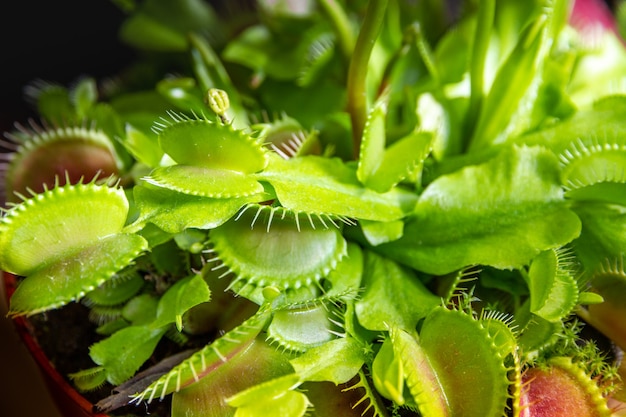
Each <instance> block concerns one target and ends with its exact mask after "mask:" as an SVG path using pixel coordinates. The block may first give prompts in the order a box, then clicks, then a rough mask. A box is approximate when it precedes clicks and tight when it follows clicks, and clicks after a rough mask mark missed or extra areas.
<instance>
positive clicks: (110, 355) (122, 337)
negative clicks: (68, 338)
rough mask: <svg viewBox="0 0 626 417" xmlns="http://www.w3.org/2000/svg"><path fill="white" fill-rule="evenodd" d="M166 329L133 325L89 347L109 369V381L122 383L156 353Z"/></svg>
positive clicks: (96, 358) (117, 383) (94, 356)
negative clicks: (155, 350)
mask: <svg viewBox="0 0 626 417" xmlns="http://www.w3.org/2000/svg"><path fill="white" fill-rule="evenodd" d="M164 333H165V329H152V328H150V327H149V326H131V327H126V328H124V329H122V330H119V331H117V332H116V333H114V334H113V335H111V336H109V337H108V338H107V339H104V340H102V341H100V342H97V343H95V344H94V345H92V346H91V348H90V349H89V356H91V359H93V361H94V362H95V363H96V364H98V365H101V366H103V367H104V368H105V370H106V373H107V380H108V381H109V382H110V383H111V384H113V385H119V384H121V383H122V382H124V381H126V380H128V379H129V378H130V377H132V376H133V375H134V374H135V372H137V370H138V369H139V368H140V367H141V365H143V363H144V362H145V361H146V360H147V359H148V358H149V357H150V356H151V355H152V352H153V351H154V349H155V347H156V345H157V343H158V342H159V340H160V339H161V337H162V336H163V334H164Z"/></svg>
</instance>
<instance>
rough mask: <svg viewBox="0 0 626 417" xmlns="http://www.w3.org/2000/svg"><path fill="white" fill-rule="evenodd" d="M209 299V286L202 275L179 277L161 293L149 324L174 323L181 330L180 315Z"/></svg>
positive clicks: (155, 326) (159, 325)
mask: <svg viewBox="0 0 626 417" xmlns="http://www.w3.org/2000/svg"><path fill="white" fill-rule="evenodd" d="M210 299H211V291H210V289H209V286H208V285H207V283H206V282H205V281H204V279H203V278H202V275H199V274H197V275H192V276H189V277H186V278H183V279H181V280H180V281H178V282H176V283H175V284H174V285H172V286H171V287H170V288H168V290H167V291H166V292H165V294H163V296H162V297H161V299H160V300H159V306H158V307H157V318H156V320H155V321H154V322H153V323H152V324H151V325H152V326H153V327H154V328H157V327H162V326H165V325H167V324H170V323H176V328H177V329H178V331H179V332H180V331H182V325H183V323H182V316H183V314H184V313H185V312H186V311H187V310H189V309H190V308H192V307H194V306H196V305H198V304H201V303H204V302H207V301H209V300H210Z"/></svg>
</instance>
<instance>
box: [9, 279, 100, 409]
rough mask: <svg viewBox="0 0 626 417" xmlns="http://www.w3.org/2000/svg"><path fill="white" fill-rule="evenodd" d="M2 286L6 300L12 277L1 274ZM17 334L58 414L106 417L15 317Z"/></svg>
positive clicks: (12, 289)
mask: <svg viewBox="0 0 626 417" xmlns="http://www.w3.org/2000/svg"><path fill="white" fill-rule="evenodd" d="M2 278H3V285H4V286H5V294H6V298H7V302H8V300H9V299H10V298H11V295H12V294H13V292H15V288H16V285H17V281H16V278H15V276H14V275H12V274H8V273H3V274H2ZM12 321H13V323H14V326H15V329H16V330H17V333H18V335H19V337H20V339H21V340H22V342H23V343H24V345H25V346H26V348H27V349H28V351H29V353H30V354H31V356H32V357H33V359H35V363H36V364H37V367H38V368H39V370H40V372H41V375H42V376H43V380H44V383H45V385H46V388H47V389H48V391H49V392H50V395H51V397H52V400H53V401H54V403H55V404H56V405H57V407H58V409H59V412H60V413H61V414H62V415H63V416H64V417H108V416H107V415H106V414H100V413H94V412H93V411H92V410H93V404H92V403H91V402H89V401H88V400H87V399H85V398H84V397H83V396H82V395H81V394H80V393H79V392H78V391H77V390H76V389H74V387H72V386H71V385H70V384H69V382H68V381H67V380H66V379H65V378H64V377H63V376H62V375H61V374H60V373H59V372H58V371H57V370H56V369H55V367H54V365H53V364H52V363H51V362H50V361H49V360H48V358H47V357H46V354H45V353H44V351H43V350H42V349H41V347H40V346H39V344H38V343H37V340H36V339H35V337H34V332H33V329H32V326H31V325H30V323H29V322H28V319H26V318H24V317H17V318H15V319H12Z"/></svg>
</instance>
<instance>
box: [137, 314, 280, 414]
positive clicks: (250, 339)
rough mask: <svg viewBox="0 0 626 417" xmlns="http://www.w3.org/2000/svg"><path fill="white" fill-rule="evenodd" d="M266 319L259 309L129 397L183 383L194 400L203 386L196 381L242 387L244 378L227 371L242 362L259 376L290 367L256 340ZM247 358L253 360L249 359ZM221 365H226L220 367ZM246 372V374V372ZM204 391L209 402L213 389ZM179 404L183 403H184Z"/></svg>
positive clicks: (166, 391)
mask: <svg viewBox="0 0 626 417" xmlns="http://www.w3.org/2000/svg"><path fill="white" fill-rule="evenodd" d="M269 319H270V314H269V312H268V310H267V309H265V310H259V311H258V312H257V313H256V314H255V315H253V316H252V317H250V318H249V319H247V320H246V321H244V322H243V323H241V324H240V325H239V326H237V327H235V328H234V329H232V330H230V331H229V332H227V333H226V334H224V335H223V336H221V337H219V338H217V339H216V340H214V341H213V342H211V343H209V344H207V345H205V346H204V347H203V348H202V349H200V350H198V351H197V352H194V353H193V354H192V355H191V356H190V357H189V358H187V359H185V360H184V361H183V362H181V363H180V364H178V365H176V366H174V367H173V368H172V369H171V370H170V371H169V372H167V373H166V374H164V375H163V376H161V377H159V379H157V380H155V381H154V382H152V384H150V385H149V386H148V387H147V388H145V389H144V390H143V391H141V392H140V393H137V394H134V395H133V401H137V402H139V401H142V400H144V399H152V398H159V397H162V396H165V395H167V394H171V393H172V392H177V391H180V390H182V389H183V388H186V387H188V389H189V390H190V392H189V395H190V396H191V398H194V395H195V398H194V401H196V400H197V394H195V393H196V390H198V389H199V390H202V389H203V388H204V387H203V386H202V385H197V383H198V381H202V382H201V384H206V385H207V386H209V387H214V388H215V387H220V386H221V382H224V383H225V382H226V381H230V383H231V384H232V385H228V386H225V387H223V388H224V389H234V390H235V391H234V392H232V394H234V393H235V392H236V390H238V389H243V387H241V385H242V384H246V383H247V381H245V379H242V378H241V377H240V376H237V377H236V378H235V380H232V378H230V376H232V375H231V374H230V372H231V371H237V369H239V372H244V371H242V368H241V367H242V366H243V367H244V368H248V369H246V370H245V371H251V372H250V373H255V374H256V375H261V376H262V375H265V374H266V373H270V374H272V375H275V372H277V371H281V372H282V371H284V370H285V368H286V367H287V368H290V367H289V365H288V363H287V364H286V366H285V363H281V359H282V358H285V357H284V356H283V355H282V354H281V353H279V352H277V351H276V350H275V349H274V348H272V347H270V346H268V345H267V344H266V343H265V342H263V341H261V340H256V337H257V336H258V334H259V333H260V332H261V330H262V329H263V328H264V327H265V326H266V325H267V324H268V322H269ZM260 350H261V351H260ZM250 358H254V359H255V360H252V361H251V359H250ZM283 362H286V360H285V361H283ZM222 365H227V366H226V367H225V368H221V366H222ZM252 365H255V366H254V367H253V366H252ZM233 368H234V369H233ZM252 368H254V369H252ZM264 368H265V369H264ZM229 369H230V371H229ZM284 373H286V372H284ZM248 375H249V376H250V374H248ZM223 378H226V379H225V380H224V379H223ZM251 379H252V378H251ZM258 382H260V381H258ZM237 386H239V388H237ZM208 392H209V393H211V395H210V397H211V398H212V401H210V402H212V403H214V402H215V401H214V400H215V395H213V394H212V393H213V392H214V391H213V390H209V391H208ZM181 394H182V392H181ZM185 395H187V393H185ZM181 406H182V407H186V405H185V404H183V405H181Z"/></svg>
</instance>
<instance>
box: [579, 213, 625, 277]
mask: <svg viewBox="0 0 626 417" xmlns="http://www.w3.org/2000/svg"><path fill="white" fill-rule="evenodd" d="M574 210H575V211H576V214H578V216H580V219H581V221H582V232H581V234H580V237H579V238H578V239H576V240H575V241H574V244H573V247H574V250H575V252H576V255H577V256H578V257H579V259H580V260H581V262H582V264H583V266H584V269H585V270H586V271H587V272H591V271H594V270H596V269H597V268H598V267H600V266H601V265H602V263H603V262H605V261H606V259H618V258H620V257H621V256H622V255H623V254H624V248H626V207H625V206H621V205H617V204H604V203H596V202H586V203H584V204H577V205H575V206H574Z"/></svg>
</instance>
